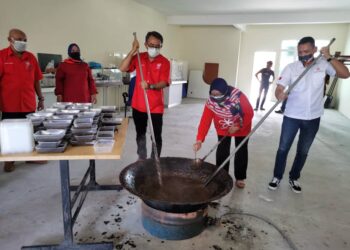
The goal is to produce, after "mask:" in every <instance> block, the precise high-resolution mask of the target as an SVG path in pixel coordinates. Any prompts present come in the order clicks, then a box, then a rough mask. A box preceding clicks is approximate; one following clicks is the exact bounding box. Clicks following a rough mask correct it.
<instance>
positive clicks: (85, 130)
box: [71, 125, 97, 135]
mask: <svg viewBox="0 0 350 250" xmlns="http://www.w3.org/2000/svg"><path fill="white" fill-rule="evenodd" d="M71 130H72V134H73V135H78V134H96V132H97V125H92V127H91V128H74V127H73V128H72V129H71Z"/></svg>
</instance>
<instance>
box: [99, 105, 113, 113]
mask: <svg viewBox="0 0 350 250" xmlns="http://www.w3.org/2000/svg"><path fill="white" fill-rule="evenodd" d="M100 108H101V110H102V113H110V112H115V111H116V110H117V106H101V107H100Z"/></svg>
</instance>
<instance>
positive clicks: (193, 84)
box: [187, 70, 209, 99]
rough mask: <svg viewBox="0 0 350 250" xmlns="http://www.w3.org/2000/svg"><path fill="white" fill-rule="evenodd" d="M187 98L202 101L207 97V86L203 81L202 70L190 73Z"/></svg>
mask: <svg viewBox="0 0 350 250" xmlns="http://www.w3.org/2000/svg"><path fill="white" fill-rule="evenodd" d="M187 97H192V98H204V99H207V98H208V97H209V85H208V84H206V83H205V82H204V81H203V71H202V70H191V71H190V77H189V80H188V90H187Z"/></svg>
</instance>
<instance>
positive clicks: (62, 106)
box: [52, 102, 73, 109]
mask: <svg viewBox="0 0 350 250" xmlns="http://www.w3.org/2000/svg"><path fill="white" fill-rule="evenodd" d="M72 105H73V103H72V102H56V103H54V104H52V107H54V108H59V109H65V108H66V107H69V106H72Z"/></svg>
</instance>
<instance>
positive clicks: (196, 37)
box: [178, 26, 239, 84]
mask: <svg viewBox="0 0 350 250" xmlns="http://www.w3.org/2000/svg"><path fill="white" fill-rule="evenodd" d="M178 31H179V36H180V37H181V39H182V43H181V45H182V46H181V50H180V55H181V58H182V59H184V60H186V61H188V63H189V70H203V69H204V63H206V62H210V63H219V76H220V77H222V78H225V79H226V80H227V82H228V83H230V84H233V83H234V80H235V77H236V67H237V58H238V47H239V30H237V29H236V28H234V27H233V26H183V27H181V28H180V29H179V30H178Z"/></svg>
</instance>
